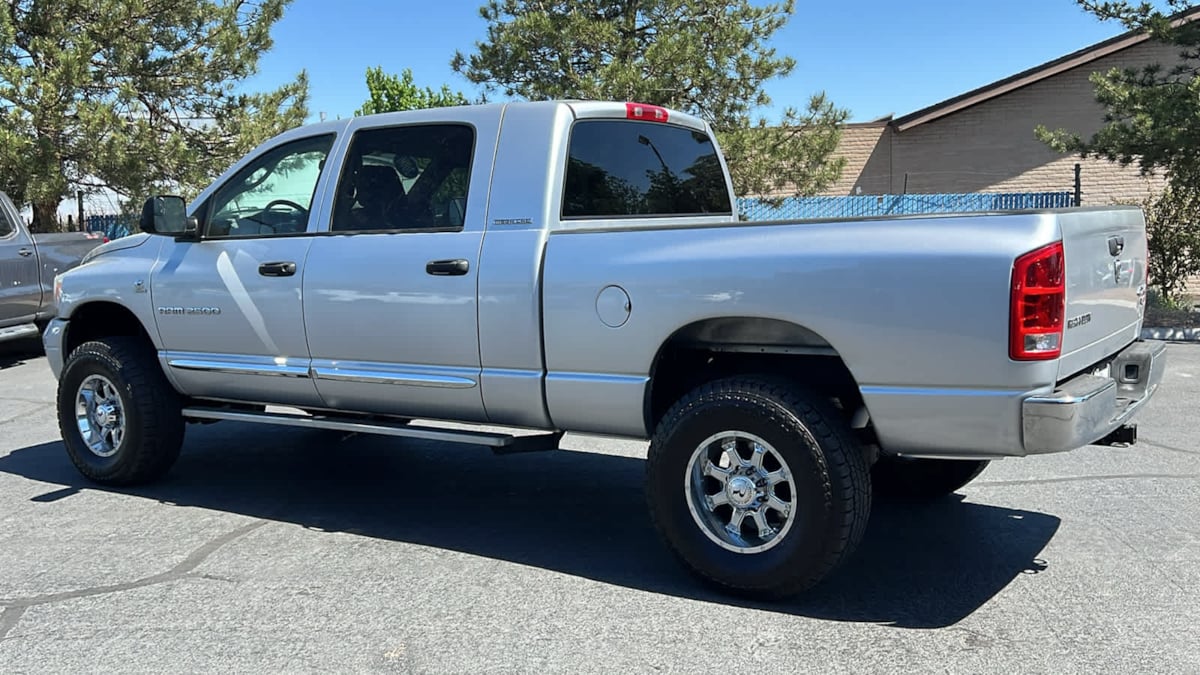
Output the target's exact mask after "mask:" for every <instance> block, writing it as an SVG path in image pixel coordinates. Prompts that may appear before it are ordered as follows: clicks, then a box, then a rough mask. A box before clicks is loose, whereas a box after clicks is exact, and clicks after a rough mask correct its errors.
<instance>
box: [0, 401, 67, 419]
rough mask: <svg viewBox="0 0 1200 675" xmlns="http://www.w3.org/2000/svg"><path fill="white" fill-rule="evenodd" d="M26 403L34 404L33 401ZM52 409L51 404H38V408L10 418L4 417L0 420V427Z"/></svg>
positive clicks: (52, 405)
mask: <svg viewBox="0 0 1200 675" xmlns="http://www.w3.org/2000/svg"><path fill="white" fill-rule="evenodd" d="M10 400H11V399H10ZM26 403H34V401H26ZM52 407H54V404H53V403H40V404H38V407H36V408H34V409H32V410H26V411H25V412H23V413H21V414H19V415H13V416H12V417H5V418H4V419H0V425H2V424H11V423H13V422H17V421H20V420H23V419H25V418H27V417H29V416H30V415H33V414H34V413H40V412H42V411H43V410H45V409H46V408H52Z"/></svg>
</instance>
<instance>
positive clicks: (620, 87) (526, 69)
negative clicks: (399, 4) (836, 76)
mask: <svg viewBox="0 0 1200 675" xmlns="http://www.w3.org/2000/svg"><path fill="white" fill-rule="evenodd" d="M793 10H794V6H793V1H792V0H784V1H783V2H775V3H768V4H764V5H753V4H751V3H750V2H749V1H748V0H729V1H717V0H620V1H613V0H490V1H489V2H488V4H487V5H485V6H483V7H482V8H481V9H480V14H481V15H482V16H483V18H484V19H485V20H486V21H487V22H488V34H487V39H486V40H485V41H483V42H479V43H476V45H475V52H474V53H472V54H470V55H465V54H463V53H461V52H459V53H456V54H455V57H454V59H453V61H452V62H451V65H452V66H453V67H454V69H455V70H457V71H458V72H460V73H462V74H463V75H465V76H466V77H467V79H469V80H470V81H471V82H474V83H476V84H480V85H483V86H484V87H485V88H486V89H487V90H488V91H493V92H500V93H502V94H504V95H507V96H519V97H522V98H525V99H529V100H549V99H588V100H615V101H639V102H642V103H650V104H656V105H662V106H666V107H669V108H674V109H676V110H682V111H684V112H687V113H691V114H693V115H696V116H698V117H700V118H702V119H704V120H707V121H708V122H709V123H711V124H712V125H713V127H714V128H715V129H716V130H717V132H718V135H719V140H720V142H721V143H722V147H723V150H724V153H725V156H726V161H727V162H728V164H729V167H730V171H731V173H732V174H733V181H734V189H735V191H736V192H737V193H738V194H739V195H763V194H766V193H769V192H773V191H776V190H781V189H784V188H785V187H786V188H789V189H790V190H791V192H792V193H794V194H813V193H815V192H818V191H820V190H821V189H823V188H825V187H827V186H828V185H829V184H831V183H832V182H833V181H835V180H837V178H838V176H840V174H841V170H842V167H843V165H844V161H841V160H832V159H831V153H832V152H833V150H834V149H835V148H836V147H837V144H838V141H839V139H840V137H841V131H840V125H841V123H842V122H844V121H845V120H846V117H847V113H846V111H844V110H840V109H838V108H836V107H835V106H834V105H833V104H831V103H830V102H829V101H827V100H826V99H825V97H824V95H823V94H818V95H816V96H814V97H813V98H812V100H810V101H809V102H808V106H807V108H806V109H805V110H804V111H803V112H800V111H797V110H795V109H794V108H787V109H786V110H785V112H784V115H783V120H782V124H781V125H778V126H770V125H768V124H767V121H766V120H765V119H763V118H761V117H759V116H757V115H756V111H757V110H759V109H761V108H762V107H764V106H768V105H770V103H771V99H770V97H769V96H768V95H767V93H766V90H765V88H764V86H765V84H766V82H768V81H769V80H772V79H775V78H779V77H784V76H787V75H788V74H790V73H791V72H792V70H793V69H794V68H795V66H796V62H795V60H794V59H792V58H790V57H787V56H780V55H778V54H777V53H776V52H775V50H774V49H772V48H770V47H768V46H767V42H768V41H769V40H770V38H771V37H772V36H773V35H774V34H775V32H776V31H778V30H779V29H780V28H781V27H782V26H783V25H784V24H785V23H786V22H787V20H788V18H789V17H790V16H791V15H792V13H793Z"/></svg>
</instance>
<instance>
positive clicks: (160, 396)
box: [58, 337, 184, 485]
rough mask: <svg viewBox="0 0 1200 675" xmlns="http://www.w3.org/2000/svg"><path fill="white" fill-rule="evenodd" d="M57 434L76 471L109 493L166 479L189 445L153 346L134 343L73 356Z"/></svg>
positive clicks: (90, 347)
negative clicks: (116, 488)
mask: <svg viewBox="0 0 1200 675" xmlns="http://www.w3.org/2000/svg"><path fill="white" fill-rule="evenodd" d="M58 426H59V431H60V432H61V433H62V438H63V444H64V445H66V448H67V455H68V456H69V457H70V458H71V462H72V463H73V464H74V465H75V468H76V469H78V470H79V472H80V473H81V474H83V475H84V476H86V477H87V478H89V479H91V480H93V481H95V482H97V483H101V484H104V485H132V484H135V483H144V482H147V481H150V480H154V479H155V478H158V477H160V476H162V475H163V474H165V473H166V472H167V471H168V470H169V469H170V468H171V465H172V464H174V463H175V460H176V458H178V457H179V450H180V448H181V447H182V445H183V429H184V422H183V415H182V413H181V403H180V397H179V395H178V394H177V393H176V392H175V390H174V388H173V387H171V384H170V383H169V382H167V378H166V377H165V376H164V375H163V372H162V369H161V368H160V367H159V365H158V362H157V361H156V360H155V358H154V356H153V354H152V352H151V351H150V350H149V349H148V348H147V346H146V344H145V343H144V342H142V341H140V340H137V339H135V338H130V337H107V338H103V339H100V340H96V341H93V342H85V343H84V344H82V345H80V346H79V347H78V348H76V349H75V351H73V352H72V353H71V355H70V356H69V357H68V359H67V363H66V365H65V366H64V367H63V372H62V377H61V378H60V380H59V383H58Z"/></svg>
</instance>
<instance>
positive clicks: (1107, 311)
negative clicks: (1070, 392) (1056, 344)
mask: <svg viewBox="0 0 1200 675" xmlns="http://www.w3.org/2000/svg"><path fill="white" fill-rule="evenodd" d="M1057 215H1058V222H1059V226H1060V228H1061V231H1062V237H1063V252H1064V255H1065V256H1066V260H1065V265H1066V272H1067V279H1066V283H1067V307H1066V316H1065V322H1066V327H1065V330H1064V331H1063V350H1062V358H1061V359H1060V361H1059V370H1058V377H1059V379H1060V380H1062V379H1065V378H1067V377H1069V376H1071V375H1073V374H1075V373H1078V372H1080V371H1082V370H1084V369H1086V368H1088V367H1089V366H1091V365H1093V364H1095V363H1097V362H1098V361H1101V360H1103V359H1105V358H1106V357H1108V356H1111V355H1112V354H1115V353H1116V352H1118V351H1120V350H1121V349H1122V348H1123V347H1125V346H1126V345H1128V344H1129V343H1130V342H1132V341H1134V340H1136V339H1137V338H1138V336H1139V334H1140V332H1141V327H1142V325H1141V324H1142V312H1143V308H1144V302H1145V298H1146V224H1145V220H1144V218H1143V216H1142V211H1141V209H1138V208H1134V207H1128V208H1127V207H1114V208H1108V209H1083V210H1078V211H1068V212H1062V213H1059V214H1057Z"/></svg>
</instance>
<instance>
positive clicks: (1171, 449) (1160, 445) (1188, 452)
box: [1138, 438, 1200, 456]
mask: <svg viewBox="0 0 1200 675" xmlns="http://www.w3.org/2000/svg"><path fill="white" fill-rule="evenodd" d="M1138 442H1139V443H1143V444H1145V445H1148V446H1150V447H1152V448H1158V449H1159V450H1166V451H1167V452H1178V453H1180V454H1184V455H1196V456H1200V450H1186V449H1184V448H1177V447H1175V446H1173V445H1166V444H1164V443H1159V442H1157V441H1148V440H1146V439H1144V438H1142V439H1138Z"/></svg>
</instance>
